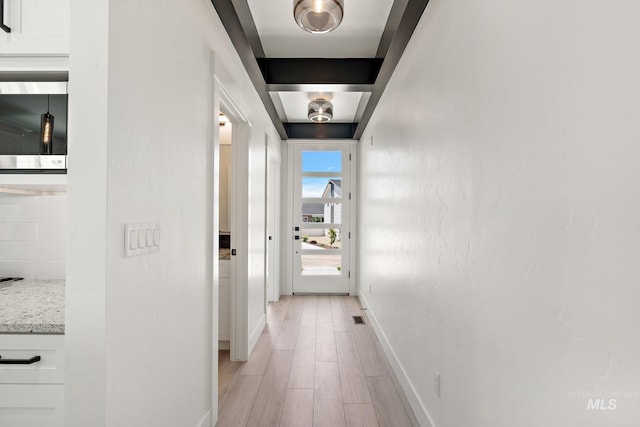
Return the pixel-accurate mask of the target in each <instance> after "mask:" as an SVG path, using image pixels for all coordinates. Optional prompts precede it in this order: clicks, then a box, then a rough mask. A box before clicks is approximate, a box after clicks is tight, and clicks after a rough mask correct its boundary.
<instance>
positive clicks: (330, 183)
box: [302, 176, 342, 199]
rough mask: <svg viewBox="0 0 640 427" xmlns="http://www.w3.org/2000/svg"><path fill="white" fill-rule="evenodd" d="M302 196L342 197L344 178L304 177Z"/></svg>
mask: <svg viewBox="0 0 640 427" xmlns="http://www.w3.org/2000/svg"><path fill="white" fill-rule="evenodd" d="M302 197H305V198H307V197H324V198H331V199H338V198H340V197H342V179H341V178H340V177H339V176H336V177H335V178H302Z"/></svg>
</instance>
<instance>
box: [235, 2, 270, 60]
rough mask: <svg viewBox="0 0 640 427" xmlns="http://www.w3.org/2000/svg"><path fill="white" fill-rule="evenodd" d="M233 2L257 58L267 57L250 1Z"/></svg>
mask: <svg viewBox="0 0 640 427" xmlns="http://www.w3.org/2000/svg"><path fill="white" fill-rule="evenodd" d="M231 3H233V7H234V8H235V10H236V14H237V15H238V19H239V20H240V25H241V26H242V30H243V32H244V34H245V36H246V37H247V41H248V42H249V45H251V49H252V50H253V56H255V57H257V58H262V57H265V56H266V55H265V54H264V48H263V47H262V42H261V41H260V36H259V35H258V28H256V23H255V21H254V20H253V15H252V14H251V9H250V8H249V3H248V2H247V0H231Z"/></svg>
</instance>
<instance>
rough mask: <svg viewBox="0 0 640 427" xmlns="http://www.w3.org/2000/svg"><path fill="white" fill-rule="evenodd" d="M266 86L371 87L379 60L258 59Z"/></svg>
mask: <svg viewBox="0 0 640 427" xmlns="http://www.w3.org/2000/svg"><path fill="white" fill-rule="evenodd" d="M258 65H260V69H261V70H262V75H263V76H264V80H265V81H266V82H267V84H268V85H287V84H291V85H303V84H323V85H334V84H337V85H373V84H374V83H375V82H376V78H377V77H378V73H379V72H380V67H381V66H382V59H379V58H258Z"/></svg>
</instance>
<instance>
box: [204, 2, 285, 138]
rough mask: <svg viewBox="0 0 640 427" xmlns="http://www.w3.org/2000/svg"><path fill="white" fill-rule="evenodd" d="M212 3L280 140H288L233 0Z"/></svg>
mask: <svg viewBox="0 0 640 427" xmlns="http://www.w3.org/2000/svg"><path fill="white" fill-rule="evenodd" d="M211 3H212V4H213V7H214V8H215V10H216V12H217V13H218V16H219V17H220V20H221V21H222V25H224V28H225V30H226V31H227V34H228V35H229V38H230V39H231V43H233V46H234V47H235V48H236V51H237V52H238V55H239V56H240V60H241V61H242V64H243V65H244V68H245V70H246V71H247V74H249V78H250V79H251V81H252V82H253V86H254V87H255V88H256V91H257V92H258V96H259V97H260V100H262V104H264V108H265V109H266V110H267V114H269V117H270V118H271V121H272V122H273V126H274V127H275V128H276V130H277V131H278V134H279V135H280V138H282V139H287V132H286V131H285V129H284V125H283V124H282V122H281V121H280V117H279V116H278V112H277V111H276V107H275V106H274V105H273V101H272V100H271V95H269V91H268V90H267V85H266V83H265V81H264V79H263V78H262V72H261V71H260V67H259V66H258V62H257V61H256V57H255V54H254V53H253V49H252V47H251V44H250V43H249V41H248V40H247V37H246V34H245V31H244V29H243V27H242V22H241V21H240V18H239V17H238V15H237V13H236V10H235V8H234V7H233V0H211Z"/></svg>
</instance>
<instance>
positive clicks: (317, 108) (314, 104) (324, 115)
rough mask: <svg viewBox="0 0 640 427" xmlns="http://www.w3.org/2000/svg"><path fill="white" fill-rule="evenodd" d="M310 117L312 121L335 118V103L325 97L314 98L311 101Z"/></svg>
mask: <svg viewBox="0 0 640 427" xmlns="http://www.w3.org/2000/svg"><path fill="white" fill-rule="evenodd" d="M308 117H309V120H311V121H312V122H316V123H325V122H328V121H329V120H331V119H333V104H331V103H330V102H329V101H327V100H325V99H314V100H313V101H311V102H310V103H309V108H308Z"/></svg>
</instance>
